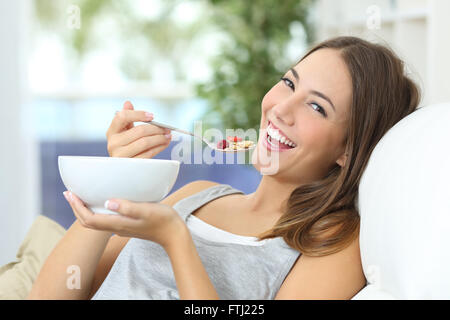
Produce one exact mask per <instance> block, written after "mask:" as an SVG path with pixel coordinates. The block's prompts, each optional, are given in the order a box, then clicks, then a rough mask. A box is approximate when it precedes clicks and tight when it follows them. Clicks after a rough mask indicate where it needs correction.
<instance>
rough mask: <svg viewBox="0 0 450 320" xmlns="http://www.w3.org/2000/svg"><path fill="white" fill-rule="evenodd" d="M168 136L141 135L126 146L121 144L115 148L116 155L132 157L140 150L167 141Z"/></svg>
mask: <svg viewBox="0 0 450 320" xmlns="http://www.w3.org/2000/svg"><path fill="white" fill-rule="evenodd" d="M167 140H169V139H168V138H166V136H164V135H160V134H158V135H154V136H150V137H142V138H140V139H138V140H136V141H135V142H132V143H131V144H129V145H127V146H123V147H121V148H119V149H118V150H117V153H116V154H115V156H116V157H119V158H120V157H131V158H132V157H134V156H136V155H139V154H141V153H142V152H144V151H146V150H149V149H153V148H155V147H157V146H161V145H163V144H166V143H167Z"/></svg>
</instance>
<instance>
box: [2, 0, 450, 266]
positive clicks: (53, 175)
mask: <svg viewBox="0 0 450 320" xmlns="http://www.w3.org/2000/svg"><path fill="white" fill-rule="evenodd" d="M447 12H450V1H447V0H358V1H353V0H283V1H277V0H257V1H241V0H59V1H54V0H15V1H7V0H0V27H1V28H0V45H1V48H2V50H1V51H0V66H1V68H0V70H1V72H0V90H1V95H0V108H1V117H0V124H1V126H0V139H1V140H0V141H1V150H2V157H1V164H2V165H1V166H0V175H1V179H0V199H1V203H2V204H3V206H2V210H1V211H0V215H1V216H0V217H1V220H0V243H1V246H0V248H1V249H0V265H1V264H4V263H6V262H9V261H11V260H12V259H13V258H14V254H15V252H16V251H17V249H18V246H19V244H20V242H21V241H22V239H23V237H24V235H25V234H26V231H27V230H28V228H29V227H30V225H31V223H32V221H33V220H34V218H35V217H36V216H37V215H40V214H42V215H46V216H48V217H50V218H52V219H54V220H56V221H57V222H58V223H60V224H61V225H63V226H64V227H66V228H67V227H69V226H70V224H71V223H72V222H73V219H74V217H73V213H72V212H71V210H70V207H69V206H68V205H67V204H66V202H65V200H64V198H63V196H62V192H63V191H64V190H65V188H64V185H63V184H62V181H61V179H60V177H59V173H58V168H57V157H58V155H93V156H108V154H107V151H106V139H105V133H106V130H107V128H108V126H109V124H110V122H111V120H112V118H113V116H114V113H115V111H116V110H120V109H121V108H122V105H123V103H124V102H125V101H126V100H130V101H131V102H133V104H134V105H135V108H136V109H138V110H146V111H150V112H153V113H154V114H155V120H156V121H158V120H159V121H161V122H166V123H170V124H172V125H175V126H178V127H181V128H184V129H187V130H193V125H194V122H195V121H198V120H202V121H203V129H204V130H206V129H208V128H212V127H214V128H218V129H220V130H225V129H227V128H233V129H237V128H242V129H245V130H246V129H249V128H255V129H259V121H260V115H261V114H260V102H261V100H262V98H263V96H264V94H265V93H266V92H267V90H268V89H269V88H270V87H272V86H273V85H274V84H275V83H276V82H277V81H278V79H279V77H280V76H282V75H283V74H284V72H285V71H286V70H287V69H288V68H289V67H290V66H292V65H293V64H295V63H296V62H297V61H298V60H299V59H300V58H301V56H302V55H303V54H304V53H305V51H306V50H307V48H308V47H309V46H310V45H312V44H313V43H316V42H319V41H321V40H325V39H327V38H329V37H333V36H338V35H356V36H361V37H363V38H366V39H369V40H371V41H376V42H382V43H386V44H388V45H390V46H392V47H393V48H394V49H395V50H396V51H397V52H398V54H399V55H400V56H401V57H402V58H403V59H404V60H405V62H406V63H407V66H408V69H409V70H410V72H412V73H413V76H414V77H415V79H416V80H417V81H418V82H419V84H421V86H422V88H423V90H424V101H423V102H422V105H426V104H431V103H435V102H442V101H450V82H449V81H447V79H446V78H447V74H448V72H449V71H450V62H449V60H448V57H449V56H450V41H448V40H447V38H446V32H447V31H448V30H450V25H449V24H450V22H449V19H447V18H446V13H447ZM223 132H224V131H223ZM178 143H188V144H189V143H191V140H190V139H189V138H186V137H184V136H177V134H175V137H174V141H173V142H172V143H171V146H170V147H169V148H168V149H167V150H165V151H164V152H163V153H161V154H160V155H158V158H169V157H170V152H171V149H172V148H173V147H174V146H175V145H177V144H178ZM260 178H261V176H260V175H259V173H258V172H256V171H255V170H254V169H253V168H252V167H251V166H249V165H236V164H230V165H226V166H224V165H220V164H214V165H207V164H182V168H181V170H180V176H179V178H178V180H177V182H176V184H175V186H174V188H173V190H172V192H173V191H175V190H177V189H178V188H179V187H181V186H182V185H184V184H186V183H188V182H190V181H194V180H200V179H207V180H212V181H217V182H221V183H228V184H230V185H232V186H234V187H236V188H238V189H241V190H242V191H244V192H245V193H251V192H253V191H254V190H255V189H256V187H257V185H258V183H259V180H260Z"/></svg>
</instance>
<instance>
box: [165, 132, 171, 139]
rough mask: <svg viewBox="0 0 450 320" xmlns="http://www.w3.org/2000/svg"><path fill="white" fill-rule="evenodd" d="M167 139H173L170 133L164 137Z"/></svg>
mask: <svg viewBox="0 0 450 320" xmlns="http://www.w3.org/2000/svg"><path fill="white" fill-rule="evenodd" d="M164 136H165V137H166V138H167V139H170V138H171V137H172V135H171V134H170V133H169V134H165V135H164Z"/></svg>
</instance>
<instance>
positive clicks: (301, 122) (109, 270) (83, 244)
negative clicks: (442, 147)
mask: <svg viewBox="0 0 450 320" xmlns="http://www.w3.org/2000/svg"><path fill="white" fill-rule="evenodd" d="M418 103H419V90H418V88H417V87H416V85H415V84H414V83H413V81H412V80H411V79H409V78H408V77H407V76H406V75H405V70H404V65H403V62H402V61H401V60H400V59H399V58H398V57H397V56H396V55H395V54H394V53H393V52H392V51H391V50H389V49H388V48H386V47H384V46H380V45H376V44H371V43H369V42H366V41H364V40H361V39H358V38H354V37H340V38H335V39H331V40H329V41H325V42H323V43H322V44H319V45H318V46H316V47H314V48H313V49H312V50H311V51H310V52H308V53H307V54H306V55H305V57H304V58H303V59H302V60H301V61H300V62H299V63H298V64H297V65H296V66H294V67H293V68H292V69H290V70H289V71H288V72H287V73H286V74H285V75H284V76H283V77H282V79H281V81H280V82H279V83H277V84H276V85H275V86H274V87H273V88H272V89H271V90H270V91H269V92H268V93H267V94H266V96H265V97H264V99H263V101H262V118H261V130H262V132H263V134H261V135H260V137H259V141H258V144H257V149H256V150H255V151H254V152H258V151H260V150H262V149H261V148H266V149H268V150H269V151H268V154H269V155H270V157H276V158H277V161H278V168H277V171H276V173H275V174H272V175H264V176H263V177H262V180H261V182H260V185H259V186H258V188H257V190H256V191H255V192H254V193H252V194H248V195H245V194H243V193H242V192H240V191H239V190H236V189H233V188H231V187H229V186H226V185H218V184H215V183H213V182H208V181H196V182H193V183H190V184H188V185H186V186H184V187H182V188H181V189H179V190H177V191H176V192H174V193H173V194H171V195H170V196H169V197H167V198H166V199H164V200H163V201H162V202H161V203H159V204H154V203H153V204H151V203H141V204H138V203H133V202H130V201H125V200H120V199H111V201H109V202H108V203H109V207H110V208H111V209H112V210H115V211H117V212H118V213H120V214H119V215H117V216H106V215H94V214H93V213H92V212H91V211H90V210H88V209H87V208H86V207H85V206H84V205H83V203H82V202H81V201H80V200H79V199H78V198H77V197H76V195H68V196H67V198H68V201H69V203H70V205H71V207H72V209H73V211H74V213H75V215H76V217H77V218H78V219H77V221H76V222H75V223H74V224H73V225H72V226H71V228H70V229H69V230H68V232H67V235H66V236H65V237H64V239H62V240H61V242H60V243H59V244H58V245H57V247H56V248H55V249H54V251H53V252H52V253H51V255H50V256H49V258H48V259H47V261H46V263H45V265H44V266H43V268H42V270H41V272H40V274H39V276H38V278H37V280H36V282H35V284H34V286H33V289H32V291H31V293H30V296H29V297H30V298H40V299H43V298H58V299H65V298H66V299H86V298H92V297H94V298H96V299H121V298H156V299H158V298H161V299H172V298H175V299H176V298H181V299H217V298H225V299H241V298H243V299H246V298H248V299H273V298H274V299H350V298H352V297H353V296H354V295H355V294H356V293H357V292H358V291H359V290H361V289H362V288H363V287H364V285H365V278H364V274H363V271H362V266H361V260H360V255H359V215H358V211H357V208H355V200H356V197H357V191H358V184H359V180H360V178H361V175H362V173H363V171H364V169H365V167H366V164H367V162H368V160H369V157H370V155H371V153H372V150H373V149H374V147H375V146H376V144H377V143H378V142H379V141H380V139H381V138H382V137H383V136H384V134H385V133H386V132H387V131H388V130H389V129H390V128H392V127H393V126H394V125H395V124H396V123H397V122H398V121H400V120H401V119H403V118H404V117H406V116H407V115H409V114H411V113H412V112H414V111H415V110H416V108H417V106H418ZM148 119H151V117H150V118H148V115H146V113H145V112H141V111H135V110H133V107H132V105H131V104H130V103H126V104H125V106H124V110H123V111H121V112H120V113H119V114H118V115H116V117H115V118H114V120H113V121H112V124H111V126H110V128H109V129H108V133H107V137H108V151H109V153H110V155H111V156H113V157H135V158H150V157H153V156H154V155H155V154H157V153H158V152H160V151H161V150H163V149H164V148H166V147H167V146H168V144H169V142H170V135H169V136H168V137H166V136H165V134H167V133H168V132H166V131H164V130H163V129H160V128H157V127H154V126H151V125H148V126H139V127H133V125H132V123H133V122H134V121H143V120H148ZM268 128H270V129H269V132H271V133H272V132H273V130H275V129H277V130H279V132H280V133H281V135H282V136H284V138H282V139H280V140H281V141H282V142H286V139H289V140H290V141H291V142H292V143H289V144H290V145H291V147H283V151H282V152H280V151H279V150H278V151H277V149H278V148H279V147H280V144H281V142H280V143H278V142H277V141H276V137H271V138H269V137H268V135H267V130H268ZM272 136H275V135H274V134H272ZM268 146H269V147H268ZM254 166H255V168H256V169H257V170H260V171H263V166H262V164H261V163H260V162H258V161H256V162H255V163H254ZM188 218H189V219H188ZM195 226H196V227H195ZM199 226H200V228H199ZM201 228H204V230H207V231H206V232H207V233H208V232H209V236H211V237H215V238H214V239H207V236H206V235H205V234H206V233H203V237H201V236H198V235H199V234H200V233H199V230H200V229H201ZM194 229H195V230H196V232H195V233H194V232H191V231H193V230H194ZM211 230H212V231H213V232H211ZM113 233H115V234H116V235H114V236H112V234H113ZM158 250H159V251H158ZM119 254H120V255H119ZM164 259H165V260H166V261H165V262H164V263H165V264H164V263H163V262H161V261H163V260H164ZM70 265H77V266H79V268H80V270H81V275H82V276H81V286H80V289H78V290H70V289H68V288H67V285H66V281H67V277H68V275H67V273H66V272H65V271H66V269H67V267H68V266H70ZM158 268H159V269H158Z"/></svg>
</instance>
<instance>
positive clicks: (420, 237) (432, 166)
mask: <svg viewBox="0 0 450 320" xmlns="http://www.w3.org/2000/svg"><path fill="white" fill-rule="evenodd" d="M358 207H359V212H360V214H361V229H360V247H361V258H362V262H363V268H364V273H365V275H366V278H367V281H368V283H369V284H370V285H372V289H371V290H373V288H376V289H379V290H380V291H381V292H385V293H387V294H390V295H392V296H393V297H395V298H396V299H450V273H449V272H448V270H450V250H448V248H449V247H450V104H440V105H433V106H429V107H425V108H422V109H419V110H418V111H416V112H415V113H413V114H412V115H410V116H409V117H407V118H405V119H403V120H402V121H401V122H399V123H398V124H397V125H396V126H395V127H394V128H392V129H391V130H390V131H389V132H388V133H387V134H386V135H385V136H384V137H383V139H382V140H381V141H380V142H379V144H378V145H377V147H376V148H375V150H374V152H373V153H372V155H371V158H370V161H369V163H368V166H367V168H366V170H365V172H364V174H363V176H362V178H361V183H360V186H359V195H358ZM372 292H375V291H372ZM367 296H369V297H370V294H369V295H366V297H367Z"/></svg>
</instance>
